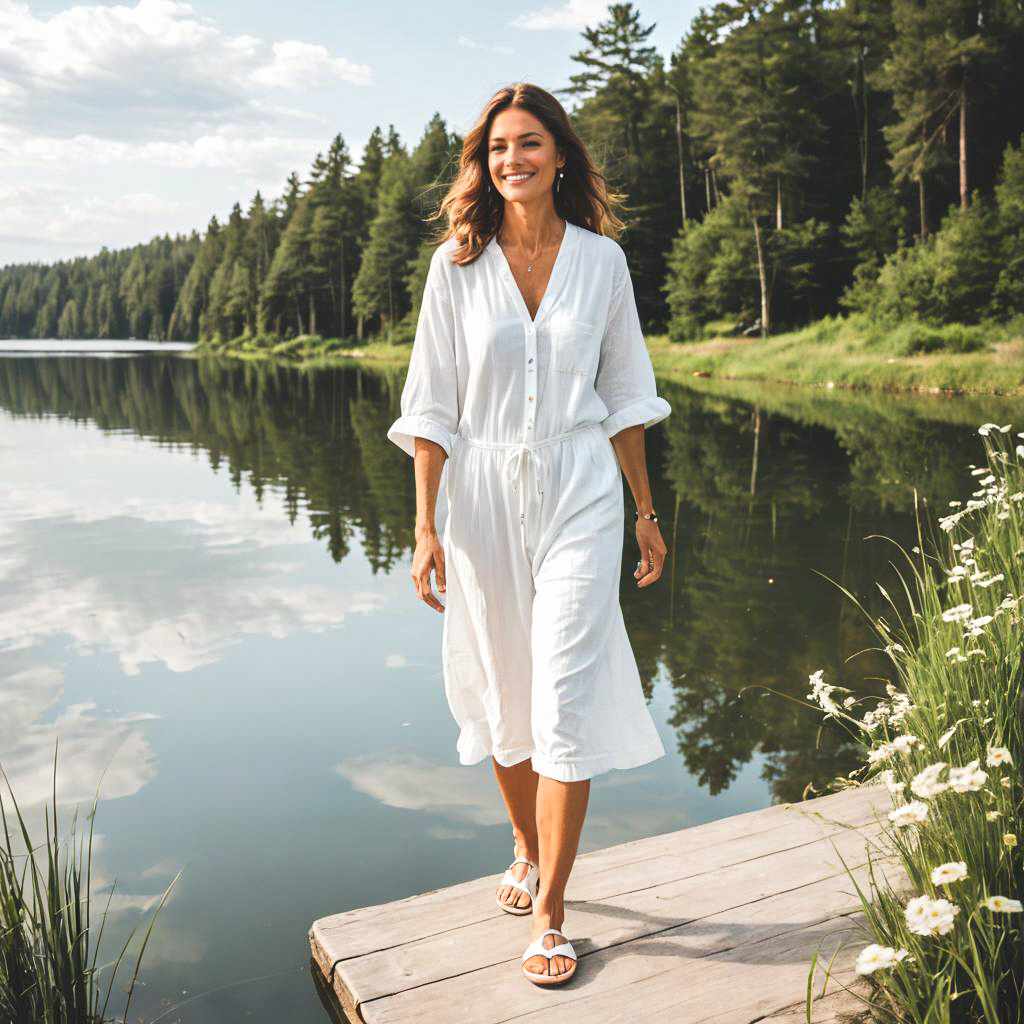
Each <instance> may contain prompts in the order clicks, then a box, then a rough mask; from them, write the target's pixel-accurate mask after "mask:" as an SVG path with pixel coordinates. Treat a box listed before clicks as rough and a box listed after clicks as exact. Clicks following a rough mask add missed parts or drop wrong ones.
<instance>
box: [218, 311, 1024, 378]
mask: <svg viewBox="0 0 1024 1024" xmlns="http://www.w3.org/2000/svg"><path fill="white" fill-rule="evenodd" d="M647 346H648V350H649V351H650V354H651V361H652V363H653V364H654V370H655V373H657V375H658V376H659V377H662V378H664V379H668V380H678V381H680V382H689V381H692V380H693V379H694V377H698V378H706V377H710V378H712V379H714V380H718V381H761V382H777V383H787V384H804V385H811V386H814V387H825V388H828V387H834V388H858V389H872V390H883V391H925V392H950V393H957V394H989V395H991V394H998V395H1009V396H1021V395H1024V331H1021V330H1016V331H1015V330H1011V329H1008V328H1004V329H1002V330H998V329H991V328H980V327H966V326H963V325H959V324H955V325H951V326H948V327H942V328H932V327H926V326H924V325H921V324H903V325H901V326H899V327H897V328H895V329H893V330H889V331H885V332H880V331H878V330H877V328H872V327H871V326H870V325H868V324H865V323H863V322H861V321H859V320H857V319H856V318H843V317H836V318H831V317H827V318H825V319H824V320H821V321H819V322H818V323H815V324H812V325H810V326H809V327H805V328H803V329H801V330H799V331H791V332H789V333H787V334H779V335H776V336H774V337H771V338H766V339H761V338H735V337H726V336H721V337H713V338H710V339H708V340H705V341H699V342H692V343H688V344H676V343H673V342H670V341H669V340H668V339H667V338H666V337H663V336H659V335H650V336H648V339H647ZM198 351H199V352H200V353H204V352H211V353H217V354H221V355H229V356H236V357H240V358H244V359H278V360H288V361H293V362H298V363H346V362H351V361H353V360H356V361H360V362H368V363H377V364H384V365H389V366H400V365H404V364H406V363H408V360H409V353H410V351H411V345H409V344H403V345H393V344H389V343H387V342H384V341H370V342H365V343H359V342H355V341H352V340H339V339H337V338H320V337H318V336H315V335H306V336H303V337H299V338H293V339H290V340H288V341H283V342H279V343H278V344H275V345H271V346H268V345H266V344H257V343H255V342H246V341H234V342H229V343H226V344H216V345H215V344H204V345H202V346H201V347H200V348H199V350H198Z"/></svg>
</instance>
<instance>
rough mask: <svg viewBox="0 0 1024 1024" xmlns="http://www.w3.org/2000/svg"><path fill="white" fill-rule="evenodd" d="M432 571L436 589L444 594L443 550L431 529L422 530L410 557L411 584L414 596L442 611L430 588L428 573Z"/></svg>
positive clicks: (418, 534) (435, 532) (417, 536)
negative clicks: (414, 590) (413, 588)
mask: <svg viewBox="0 0 1024 1024" xmlns="http://www.w3.org/2000/svg"><path fill="white" fill-rule="evenodd" d="M431 569H433V571H434V577H435V578H436V580H437V589H438V590H440V591H441V593H442V594H443V593H444V592H445V578H444V548H443V547H442V545H441V541H440V539H439V538H438V536H437V531H436V530H433V529H429V530H422V531H420V532H418V533H417V535H416V550H415V551H414V552H413V556H412V573H411V575H412V582H413V586H414V587H415V588H416V596H417V597H418V598H419V599H420V600H421V601H426V603H427V604H429V605H430V607H431V608H435V609H437V611H439V612H443V611H444V605H443V604H441V602H440V601H439V600H438V599H437V595H436V594H435V593H434V591H433V590H431V588H430V571H431Z"/></svg>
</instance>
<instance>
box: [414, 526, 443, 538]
mask: <svg viewBox="0 0 1024 1024" xmlns="http://www.w3.org/2000/svg"><path fill="white" fill-rule="evenodd" d="M413 532H414V535H415V537H416V539H417V540H419V539H420V538H421V537H431V536H437V527H436V526H435V525H434V524H433V523H417V524H416V527H415V529H414V531H413Z"/></svg>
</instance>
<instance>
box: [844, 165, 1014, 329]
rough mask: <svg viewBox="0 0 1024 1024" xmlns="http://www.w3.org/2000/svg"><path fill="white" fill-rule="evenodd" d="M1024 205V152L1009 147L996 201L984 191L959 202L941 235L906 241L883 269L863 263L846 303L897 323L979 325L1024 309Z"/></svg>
mask: <svg viewBox="0 0 1024 1024" xmlns="http://www.w3.org/2000/svg"><path fill="white" fill-rule="evenodd" d="M1022 210H1024V157H1022V155H1021V147H1020V146H1018V147H1016V148H1015V147H1012V146H1008V147H1007V149H1006V153H1005V156H1004V162H1003V168H1002V171H1001V173H1000V180H999V183H998V185H997V186H996V189H995V196H994V198H993V199H989V198H985V197H982V196H980V195H977V194H976V195H975V197H974V202H973V203H972V204H971V205H970V206H968V207H967V208H966V209H963V208H960V207H953V208H951V209H950V210H949V212H948V213H947V214H946V216H945V218H944V219H943V222H942V225H941V227H940V229H939V230H938V231H937V232H936V233H935V234H933V235H931V236H929V238H927V239H926V240H925V241H924V242H919V243H918V244H917V245H914V246H906V245H902V246H900V247H899V248H897V250H896V251H895V252H894V253H892V254H890V255H889V256H888V257H887V258H886V260H885V262H884V263H883V264H882V265H881V267H880V268H878V270H877V272H875V270H874V268H873V266H872V264H871V263H870V262H866V263H864V264H862V266H863V267H864V268H865V269H864V270H862V271H861V272H860V275H859V276H858V277H857V278H855V281H854V285H853V287H852V288H851V289H850V291H849V292H848V293H847V294H846V296H844V304H845V305H847V307H848V308H850V309H854V310H860V311H862V312H865V313H867V314H868V315H869V316H870V317H871V318H872V319H873V320H875V321H876V322H878V323H880V324H885V325H890V326H892V325H895V324H897V323H899V322H901V321H903V320H911V319H912V320H918V321H921V322H922V323H926V324H932V325H941V324H951V323H957V322H963V323H974V324H977V323H980V322H983V321H985V320H988V319H991V320H1006V319H1008V318H1010V317H1012V316H1013V315H1015V314H1018V313H1022V312H1024V286H1022V285H1021V277H1020V273H1019V271H1020V270H1021V269H1024V214H1022ZM862 222H863V221H862V219H855V220H854V222H853V223H854V224H858V225H859V224H861V223H862ZM851 230H854V229H852V228H851ZM857 230H859V226H858V228H857Z"/></svg>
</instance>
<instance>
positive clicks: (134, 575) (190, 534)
mask: <svg viewBox="0 0 1024 1024" xmlns="http://www.w3.org/2000/svg"><path fill="white" fill-rule="evenodd" d="M0 516H3V517H5V518H6V522H5V524H4V526H3V527H2V528H0V578H2V579H3V580H4V581H5V583H6V586H5V588H4V590H3V591H2V592H0V651H15V650H19V649H23V648H26V647H31V646H34V645H37V644H39V643H41V642H42V641H43V640H45V639H46V638H49V637H54V636H59V635H66V636H68V637H70V638H71V641H72V645H73V649H74V650H75V651H76V652H77V653H79V654H93V653H105V652H113V653H115V654H116V655H117V657H118V658H119V660H120V663H121V667H122V669H123V671H124V672H125V674H127V675H136V674H137V673H138V672H139V670H140V668H141V666H142V665H144V664H145V663H147V662H161V663H163V664H164V665H166V666H167V667H168V668H169V669H171V670H172V671H175V672H189V671H191V670H193V669H196V668H198V667H200V666H202V665H208V664H210V663H212V662H214V661H215V660H216V659H217V657H218V656H219V652H220V651H221V650H222V649H223V648H224V647H226V646H228V645H231V644H234V643H237V642H238V641H239V639H240V638H241V636H243V635H245V634H269V635H270V636H273V637H275V638H279V639H280V638H283V637H287V636H290V635H292V634H294V633H297V632H322V631H323V630H325V629H328V628H331V627H336V626H338V625H340V624H341V623H342V622H343V621H344V620H345V618H346V617H347V616H348V615H349V614H351V613H353V612H362V613H368V612H372V611H374V610H376V609H377V608H379V607H380V606H381V605H382V604H383V602H384V597H383V595H381V594H375V593H373V592H371V591H362V590H352V589H347V590H344V591H343V590H341V589H337V588H334V587H329V586H324V585H322V584H312V583H299V582H293V581H290V580H288V579H287V576H288V575H289V574H290V573H291V572H292V571H294V570H295V569H296V568H298V566H299V565H300V564H301V563H299V562H296V561H294V560H293V561H283V560H281V559H280V558H277V559H276V560H265V559H263V558H262V556H261V554H260V551H261V550H262V549H265V548H268V547H272V546H278V545H284V544H291V545H295V544H300V543H301V544H306V543H308V542H309V534H308V531H306V530H304V529H302V528H301V527H298V528H297V527H293V526H292V525H291V524H289V523H288V521H287V519H286V518H285V516H284V514H283V512H282V510H280V509H278V508H273V507H272V506H271V507H266V506H263V507H260V506H258V505H257V503H256V502H255V500H254V499H252V498H251V497H250V498H244V497H243V498H240V499H239V500H238V501H237V502H236V503H232V504H227V503H218V502H211V501H195V502H170V503H159V502H154V501H149V502H147V501H143V500H142V499H138V498H129V499H124V500H123V501H118V502H115V501H100V502H94V503H81V502H78V501H76V500H74V499H73V498H72V497H70V496H68V495H64V494H62V493H61V492H58V491H54V490H51V489H44V488H16V489H13V490H10V491H8V492H6V495H4V496H3V497H0ZM55 538H56V539H55ZM225 559H230V564H226V563H225Z"/></svg>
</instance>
